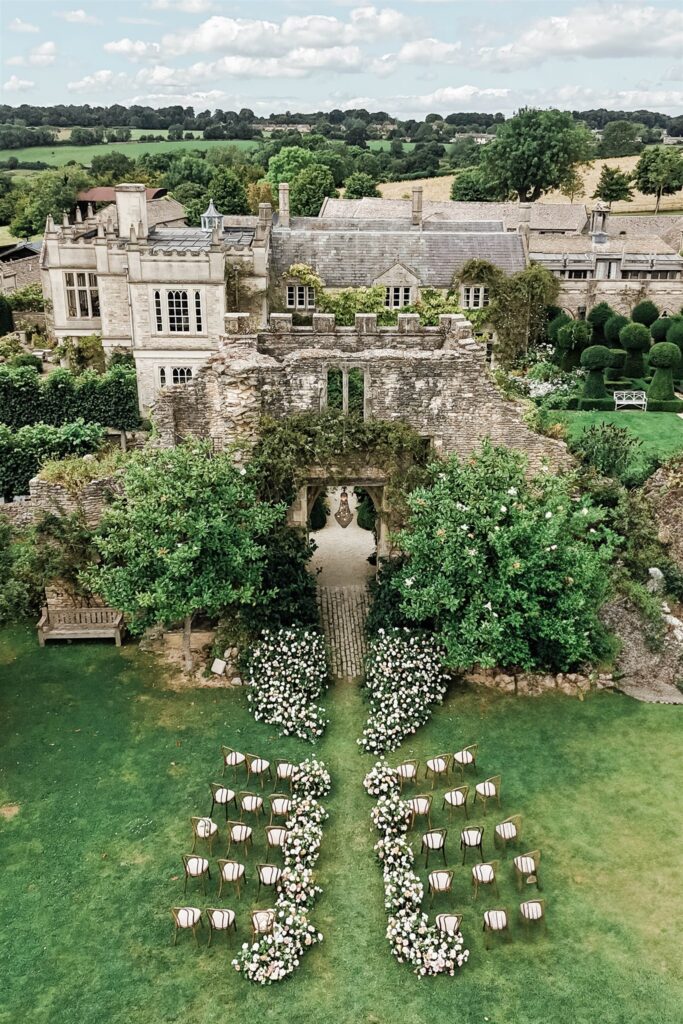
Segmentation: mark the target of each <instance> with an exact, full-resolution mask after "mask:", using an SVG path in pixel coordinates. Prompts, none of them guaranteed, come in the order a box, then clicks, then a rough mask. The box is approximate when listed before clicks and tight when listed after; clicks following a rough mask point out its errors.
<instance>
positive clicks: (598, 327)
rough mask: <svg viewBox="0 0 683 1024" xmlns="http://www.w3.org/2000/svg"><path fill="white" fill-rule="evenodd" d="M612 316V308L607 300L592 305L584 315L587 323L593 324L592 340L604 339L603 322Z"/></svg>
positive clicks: (599, 340) (601, 340) (600, 340)
mask: <svg viewBox="0 0 683 1024" xmlns="http://www.w3.org/2000/svg"><path fill="white" fill-rule="evenodd" d="M613 316H614V310H613V309H612V307H611V306H610V304H609V302H599V303H598V304H597V306H593V308H592V309H591V311H590V313H589V314H588V316H587V317H586V320H587V321H588V323H589V324H592V326H593V341H596V342H603V341H604V340H605V324H606V323H607V321H608V320H610V319H611V318H612V317H613Z"/></svg>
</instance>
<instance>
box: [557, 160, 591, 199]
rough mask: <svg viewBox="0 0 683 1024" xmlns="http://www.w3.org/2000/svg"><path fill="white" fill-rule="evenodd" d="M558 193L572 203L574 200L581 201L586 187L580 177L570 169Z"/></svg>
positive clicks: (573, 169)
mask: <svg viewBox="0 0 683 1024" xmlns="http://www.w3.org/2000/svg"><path fill="white" fill-rule="evenodd" d="M560 192H561V193H562V195H563V196H566V197H567V199H568V200H569V202H570V203H573V202H574V200H575V199H581V197H582V196H584V195H585V194H586V187H585V184H584V180H583V177H582V175H580V174H579V172H578V171H577V170H576V168H574V167H572V169H571V170H570V171H568V172H567V176H566V178H565V179H564V181H563V182H562V184H561V185H560Z"/></svg>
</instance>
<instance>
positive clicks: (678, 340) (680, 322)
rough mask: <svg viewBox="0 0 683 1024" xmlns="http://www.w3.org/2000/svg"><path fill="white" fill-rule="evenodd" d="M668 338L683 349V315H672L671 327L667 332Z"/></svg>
mask: <svg viewBox="0 0 683 1024" xmlns="http://www.w3.org/2000/svg"><path fill="white" fill-rule="evenodd" d="M666 340H667V341H670V342H671V343H672V344H673V345H678V347H679V349H681V351H683V317H671V323H670V325H669V329H668V331H667V332H666Z"/></svg>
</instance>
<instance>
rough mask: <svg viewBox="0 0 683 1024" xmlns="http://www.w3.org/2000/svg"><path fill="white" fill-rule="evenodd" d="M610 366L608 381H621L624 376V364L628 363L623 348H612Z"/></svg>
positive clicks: (606, 377) (606, 375)
mask: <svg viewBox="0 0 683 1024" xmlns="http://www.w3.org/2000/svg"><path fill="white" fill-rule="evenodd" d="M609 356H610V359H609V366H608V367H607V373H606V374H605V379H606V380H621V379H622V377H623V375H624V363H625V362H626V353H625V352H624V350H623V348H611V349H610V350H609Z"/></svg>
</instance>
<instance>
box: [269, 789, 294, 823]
mask: <svg viewBox="0 0 683 1024" xmlns="http://www.w3.org/2000/svg"><path fill="white" fill-rule="evenodd" d="M291 810H292V801H291V800H290V798H289V797H288V796H287V794H286V793H273V795H272V796H271V798H270V821H269V822H268V824H269V825H272V824H273V818H283V819H284V820H285V821H286V820H287V818H288V817H289V814H290V811H291Z"/></svg>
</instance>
